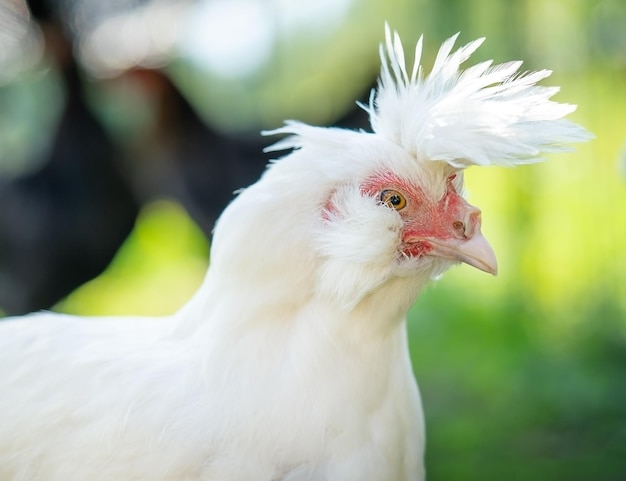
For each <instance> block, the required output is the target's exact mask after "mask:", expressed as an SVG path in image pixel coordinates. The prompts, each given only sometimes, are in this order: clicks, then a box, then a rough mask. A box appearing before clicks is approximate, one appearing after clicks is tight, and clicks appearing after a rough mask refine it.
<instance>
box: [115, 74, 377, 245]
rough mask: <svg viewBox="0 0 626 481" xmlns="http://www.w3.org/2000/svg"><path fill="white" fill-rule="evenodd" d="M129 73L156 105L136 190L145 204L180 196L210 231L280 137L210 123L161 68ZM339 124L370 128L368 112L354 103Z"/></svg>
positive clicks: (136, 161) (135, 166) (135, 165)
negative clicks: (227, 129) (219, 127)
mask: <svg viewBox="0 0 626 481" xmlns="http://www.w3.org/2000/svg"><path fill="white" fill-rule="evenodd" d="M125 75H126V76H131V77H132V79H133V81H135V82H138V83H139V84H140V86H141V87H140V88H141V91H142V92H143V93H145V94H147V95H148V97H149V102H150V103H151V104H152V105H153V106H155V107H156V115H155V119H154V123H153V124H152V126H151V129H149V131H148V132H146V134H145V135H146V137H145V138H141V139H135V141H138V144H137V146H136V147H135V148H132V147H131V150H132V153H131V155H130V156H131V157H132V164H131V166H130V170H132V171H133V172H134V173H133V179H134V182H133V183H134V190H135V192H137V194H138V197H139V198H140V199H141V201H142V203H145V202H149V201H150V200H154V199H156V198H160V197H164V196H167V197H171V198H175V199H177V200H178V201H179V202H181V203H182V204H183V205H184V206H185V208H186V209H187V211H188V212H189V214H190V215H191V217H192V218H193V219H194V221H195V222H196V223H197V224H198V225H199V226H200V227H201V228H202V230H203V231H204V233H205V234H206V235H207V236H210V235H211V231H212V229H213V226H214V224H215V221H216V220H217V218H218V216H219V215H220V213H221V212H222V211H223V210H224V208H225V207H226V206H227V205H228V203H229V202H230V201H231V200H232V199H233V196H234V192H235V191H237V190H239V189H241V188H242V187H247V186H248V185H250V184H252V183H254V182H255V181H256V180H257V179H258V178H259V176H260V175H261V174H262V173H263V170H264V169H265V166H266V165H267V163H268V161H269V160H270V158H271V157H270V156H268V155H266V154H264V153H263V148H264V147H266V146H267V145H269V144H271V143H273V142H274V141H275V140H276V138H272V137H262V136H261V135H260V133H258V132H248V133H239V134H235V133H226V132H221V131H219V130H216V129H215V128H213V127H211V126H210V125H207V124H206V123H205V121H204V120H203V119H202V118H201V117H200V116H199V115H198V113H197V112H196V110H195V109H194V107H193V106H192V105H191V104H190V103H189V101H188V100H187V99H186V98H185V97H184V96H183V94H182V93H181V92H180V90H179V89H178V88H177V86H176V85H175V84H174V83H173V82H172V81H171V80H170V79H169V78H168V77H167V76H166V75H165V74H164V73H163V72H161V71H160V70H154V69H134V70H130V71H128V72H126V73H125ZM368 94H369V92H368ZM335 125H336V126H341V127H344V128H353V129H358V128H367V125H368V124H367V115H366V113H365V112H364V111H363V110H362V109H360V108H359V107H357V105H356V104H354V107H353V108H352V109H351V110H350V111H349V112H347V113H346V114H345V116H344V117H342V118H341V119H339V120H338V121H337V122H336V123H335ZM272 156H276V154H275V153H273V154H272Z"/></svg>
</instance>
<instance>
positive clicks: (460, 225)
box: [452, 220, 465, 237]
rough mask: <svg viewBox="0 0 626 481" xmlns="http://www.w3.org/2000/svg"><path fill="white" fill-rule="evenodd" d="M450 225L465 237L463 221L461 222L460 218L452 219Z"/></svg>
mask: <svg viewBox="0 0 626 481" xmlns="http://www.w3.org/2000/svg"><path fill="white" fill-rule="evenodd" d="M452 227H453V228H454V230H455V231H457V232H458V233H459V234H461V235H462V236H463V237H465V223H464V222H461V221H460V220H457V221H454V222H453V223H452Z"/></svg>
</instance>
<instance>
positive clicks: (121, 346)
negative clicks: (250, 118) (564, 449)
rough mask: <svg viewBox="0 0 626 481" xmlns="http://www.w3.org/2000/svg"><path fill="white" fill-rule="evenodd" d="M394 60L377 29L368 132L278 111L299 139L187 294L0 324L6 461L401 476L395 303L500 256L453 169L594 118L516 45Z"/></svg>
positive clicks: (225, 478) (416, 430) (61, 470)
mask: <svg viewBox="0 0 626 481" xmlns="http://www.w3.org/2000/svg"><path fill="white" fill-rule="evenodd" d="M455 38H456V37H452V38H451V39H449V40H448V41H446V42H445V43H444V44H443V45H442V47H441V49H440V51H439V54H438V56H437V58H436V60H435V63H434V66H433V68H432V71H431V73H430V74H429V75H428V76H425V75H423V73H422V69H421V67H420V54H421V48H422V47H421V46H422V40H421V39H420V40H419V42H418V43H417V48H416V60H415V66H414V67H413V69H412V72H411V74H409V73H408V72H407V71H406V67H405V63H404V53H403V51H402V46H401V43H400V40H399V38H398V36H397V34H393V35H392V34H391V33H390V31H389V29H387V30H386V43H385V45H384V46H383V45H381V59H382V72H381V77H380V84H379V87H378V89H377V91H376V92H375V93H373V95H372V99H371V101H370V104H369V105H368V106H365V109H366V110H367V111H368V113H369V116H370V119H371V124H372V128H373V133H366V132H354V131H347V130H340V129H326V128H321V127H312V126H307V125H304V124H300V123H295V122H291V123H288V124H286V126H284V127H283V128H280V129H278V130H275V131H273V133H276V134H290V136H289V137H287V138H285V139H283V140H282V141H279V142H278V143H277V144H275V145H274V146H273V147H271V149H272V150H282V149H293V152H291V153H290V154H289V155H287V156H286V157H285V158H283V159H282V160H280V161H278V162H276V163H273V164H272V165H271V167H270V168H269V169H268V170H267V171H266V173H265V174H264V175H263V176H262V178H261V179H260V180H259V181H258V182H257V183H256V184H254V185H252V186H251V187H249V188H248V189H246V190H244V191H243V192H242V193H241V194H239V195H238V197H237V198H236V199H235V200H234V201H233V202H232V203H231V204H230V206H229V207H228V208H227V209H226V210H225V212H224V213H223V215H222V216H221V218H220V219H219V221H218V223H217V226H216V229H215V234H214V238H213V242H212V250H211V266H210V269H209V271H208V274H207V276H206V278H205V280H204V283H203V284H202V286H201V287H200V289H199V291H198V292H197V294H196V295H195V296H194V297H193V298H192V299H191V300H190V301H189V302H188V303H187V304H186V305H185V306H184V307H183V308H182V309H181V310H180V311H179V312H178V313H176V314H174V315H173V316H171V317H165V318H158V319H153V318H124V317H120V318H99V319H85V318H79V317H71V316H67V315H60V314H52V313H39V314H32V315H29V316H25V317H21V318H13V319H8V320H5V321H3V322H1V323H0V480H1V481H8V480H11V481H18V480H19V481H27V480H40V481H44V480H45V481H85V480H89V481H99V480H103V481H104V480H107V481H112V480H117V481H131V480H145V481H148V480H149V481H165V480H171V481H174V480H175V481H184V480H190V481H191V480H194V481H197V480H211V481H249V480H255V481H304V480H311V481H352V480H354V481H356V480H358V481H389V480H395V481H409V480H411V481H417V480H422V479H423V478H424V465H423V451H424V423H423V416H422V407H421V403H420V396H419V393H418V389H417V385H416V383H415V380H414V377H413V371H412V368H411V363H410V361H409V353H408V346H407V333H406V326H405V316H406V313H407V310H408V309H409V307H410V306H411V305H412V304H413V302H414V301H415V299H416V297H417V295H418V293H419V291H420V289H422V288H423V287H424V285H425V284H426V283H428V282H429V280H430V279H432V278H433V277H436V276H439V275H440V274H442V273H443V272H444V271H445V270H446V269H448V268H449V267H450V266H451V265H453V264H455V263H458V262H464V263H467V264H469V265H472V266H474V267H477V268H479V269H481V270H483V271H486V272H489V273H492V274H495V273H496V259H495V256H494V253H493V251H492V249H491V247H490V246H489V244H488V243H487V241H486V240H485V238H484V237H483V236H482V234H481V214H480V210H478V209H477V208H476V207H473V206H471V205H469V204H468V203H467V202H466V201H465V200H464V198H463V196H462V193H463V169H464V168H466V167H468V166H470V165H472V164H477V165H488V164H492V165H493V164H508V165H512V164H517V163H524V162H532V161H535V160H538V156H539V155H540V153H541V152H547V151H562V150H566V149H567V144H568V143H570V142H578V141H583V140H586V139H588V138H589V134H588V133H587V132H586V131H585V130H584V129H583V128H582V127H579V126H577V125H575V124H574V123H571V122H569V121H567V120H564V119H563V117H564V116H565V115H567V114H568V113H570V112H571V111H573V110H574V108H575V107H574V106H571V105H565V104H559V103H555V102H552V101H550V100H549V98H550V97H551V96H552V95H553V94H554V93H555V92H556V91H557V90H558V89H557V88H547V87H540V86H536V85H535V84H536V82H537V81H539V80H541V79H543V78H545V77H547V76H548V75H549V74H550V72H548V71H540V72H534V73H518V70H519V67H520V65H521V63H520V62H511V63H505V64H502V65H496V66H492V64H491V63H490V62H484V63H480V64H478V65H475V66H473V67H471V68H469V69H467V70H465V71H461V70H460V64H461V63H462V62H464V61H465V60H466V59H467V58H468V57H469V56H470V55H471V54H472V52H474V51H475V50H476V49H477V48H478V46H479V45H480V43H481V42H482V39H480V40H476V41H474V42H471V43H469V44H468V45H466V46H464V47H462V48H459V49H458V50H456V51H455V52H452V47H453V44H454V42H455Z"/></svg>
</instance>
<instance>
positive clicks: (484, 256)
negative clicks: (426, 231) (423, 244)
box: [427, 228, 498, 276]
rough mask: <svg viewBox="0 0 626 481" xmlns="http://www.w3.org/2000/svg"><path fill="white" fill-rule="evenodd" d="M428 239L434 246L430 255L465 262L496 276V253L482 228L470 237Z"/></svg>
mask: <svg viewBox="0 0 626 481" xmlns="http://www.w3.org/2000/svg"><path fill="white" fill-rule="evenodd" d="M427 241H428V243H429V244H430V245H431V246H432V250H431V251H430V252H428V255H431V256H437V257H442V258H444V259H451V260H455V261H460V262H464V263H465V264H468V265H470V266H472V267H476V268H477V269H480V270H481V271H484V272H487V273H489V274H493V275H494V276H495V275H497V273H498V261H497V260H496V255H495V253H494V252H493V249H492V248H491V245H489V242H487V239H485V237H484V236H483V235H482V233H481V232H480V228H478V229H477V230H476V231H475V232H474V234H473V235H472V237H470V238H468V239H455V238H451V239H436V238H429V239H428V240H427Z"/></svg>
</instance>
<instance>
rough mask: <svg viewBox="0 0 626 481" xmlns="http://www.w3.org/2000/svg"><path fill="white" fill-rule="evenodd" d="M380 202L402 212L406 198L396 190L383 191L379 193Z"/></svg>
mask: <svg viewBox="0 0 626 481" xmlns="http://www.w3.org/2000/svg"><path fill="white" fill-rule="evenodd" d="M380 201H381V203H383V204H385V205H386V206H387V207H391V208H392V209H395V210H402V209H404V207H405V206H406V198H405V197H404V196H403V195H402V194H401V193H400V192H398V191H397V190H391V189H389V190H383V191H382V192H381V193H380Z"/></svg>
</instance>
